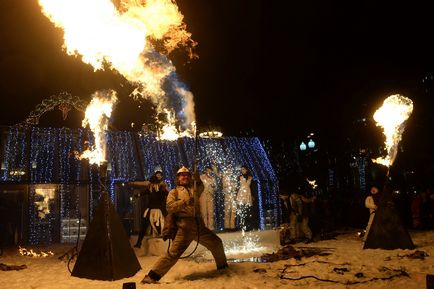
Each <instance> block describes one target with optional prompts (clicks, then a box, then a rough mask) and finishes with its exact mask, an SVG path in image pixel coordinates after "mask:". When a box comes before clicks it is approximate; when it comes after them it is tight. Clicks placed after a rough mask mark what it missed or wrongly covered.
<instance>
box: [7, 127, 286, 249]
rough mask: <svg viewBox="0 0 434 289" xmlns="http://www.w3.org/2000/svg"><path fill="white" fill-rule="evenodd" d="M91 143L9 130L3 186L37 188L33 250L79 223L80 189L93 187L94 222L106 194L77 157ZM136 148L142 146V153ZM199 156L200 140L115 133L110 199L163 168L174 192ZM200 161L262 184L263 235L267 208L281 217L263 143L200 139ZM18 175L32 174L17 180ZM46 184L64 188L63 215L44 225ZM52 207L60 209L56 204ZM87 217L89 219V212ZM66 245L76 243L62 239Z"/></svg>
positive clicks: (220, 210)
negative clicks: (122, 186)
mask: <svg viewBox="0 0 434 289" xmlns="http://www.w3.org/2000/svg"><path fill="white" fill-rule="evenodd" d="M85 140H88V141H89V142H90V143H92V142H93V137H92V135H91V133H90V132H89V131H88V130H84V129H74V130H71V129H67V128H60V129H59V128H38V127H32V128H30V127H29V128H18V127H11V128H9V131H8V134H7V139H6V142H5V145H4V148H3V155H4V157H3V160H2V170H1V175H0V178H1V181H2V182H13V183H23V182H28V183H29V184H31V186H30V190H29V192H30V193H29V232H30V235H29V242H30V243H31V244H40V243H49V242H53V241H54V239H53V238H54V237H55V236H53V233H54V232H53V229H54V228H53V224H56V223H58V220H60V221H62V220H66V219H70V218H72V217H73V218H78V217H79V216H80V215H81V214H80V211H79V209H80V206H79V199H80V190H74V189H75V188H77V187H80V186H83V185H87V186H88V196H89V198H88V200H89V211H88V217H89V219H92V217H93V213H94V209H95V204H96V200H97V199H98V198H99V196H100V191H101V187H100V184H99V180H100V176H99V170H98V169H96V168H93V167H89V170H88V177H89V179H86V178H85V177H84V176H83V174H82V172H83V169H84V167H85V166H86V163H85V162H83V161H80V160H77V159H76V158H74V157H73V151H74V150H77V151H83V149H84V147H83V146H84V141H85ZM135 142H138V144H139V145H138V150H137V149H136V144H135ZM29 145H30V146H29ZM194 150H195V139H193V138H181V139H179V140H178V141H173V142H171V141H158V140H156V138H155V137H154V136H152V135H143V134H142V135H139V136H138V137H137V136H136V135H135V133H133V132H125V131H120V132H109V133H108V134H107V159H108V162H109V164H110V166H111V170H109V171H108V173H107V183H108V184H109V185H108V186H109V187H108V190H109V193H110V197H111V198H112V200H113V201H114V202H116V184H117V183H119V182H122V183H123V182H127V181H131V180H136V179H137V178H140V177H141V176H142V175H143V176H145V177H146V178H147V179H148V178H149V177H150V176H151V175H152V174H153V173H154V170H155V168H157V167H159V168H161V169H162V170H163V174H164V178H165V180H166V182H167V183H168V184H169V187H171V188H173V187H174V186H175V176H174V174H175V172H176V170H177V169H178V168H179V166H180V165H186V166H187V167H189V168H190V169H192V167H193V161H194V157H195V152H194ZM26 152H28V153H26ZM196 157H198V159H199V161H198V170H199V171H200V172H202V171H203V170H204V168H205V166H207V165H211V164H212V162H215V163H216V164H217V165H218V166H219V167H220V169H221V170H225V169H228V168H229V167H230V168H231V169H232V170H233V172H234V174H235V176H234V179H236V177H238V175H239V174H238V171H239V166H240V165H242V164H246V165H247V166H248V167H249V168H250V170H251V172H252V175H253V177H254V179H255V181H257V183H258V186H257V188H258V196H257V197H258V199H257V200H258V202H259V217H260V220H259V227H260V229H264V228H265V209H266V208H267V209H269V210H270V209H271V210H272V212H273V213H274V215H277V214H278V212H279V206H278V198H277V179H276V176H275V173H274V171H273V169H272V167H271V164H270V162H269V160H268V156H267V154H266V152H265V150H264V148H263V146H262V144H261V142H260V141H259V140H258V139H257V138H235V137H227V138H218V139H217V138H206V139H203V138H199V140H198V151H197V154H196ZM139 162H141V165H140V163H139ZM17 169H19V170H23V171H24V172H26V173H25V174H24V175H14V174H11V172H12V171H14V170H17ZM27 172H28V173H27ZM44 184H46V185H49V184H60V185H59V186H58V190H57V192H58V198H59V201H60V210H59V212H54V211H53V210H51V208H50V213H48V214H46V216H45V218H44V219H40V218H38V217H37V214H38V208H37V207H36V205H35V199H36V198H38V196H37V195H36V189H37V188H39V187H41V185H44ZM219 197H222V196H219ZM217 201H218V202H217V210H216V214H217V215H216V223H217V228H218V229H222V228H223V219H224V204H223V202H222V200H220V199H219V200H217ZM50 202H51V201H50ZM52 203H53V205H54V201H53V202H52ZM50 206H51V205H50ZM53 209H54V207H53ZM83 214H84V215H85V212H83ZM56 220H57V221H56ZM48 221H49V222H48ZM274 221H275V223H274V226H277V225H278V224H277V223H276V222H278V218H275V219H274ZM60 224H62V222H60ZM61 241H65V242H67V241H71V240H67V239H64V240H62V239H61Z"/></svg>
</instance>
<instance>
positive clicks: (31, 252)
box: [18, 246, 54, 258]
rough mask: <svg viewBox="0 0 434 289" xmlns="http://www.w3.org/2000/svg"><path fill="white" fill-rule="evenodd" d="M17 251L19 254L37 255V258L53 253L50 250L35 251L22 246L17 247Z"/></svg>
mask: <svg viewBox="0 0 434 289" xmlns="http://www.w3.org/2000/svg"><path fill="white" fill-rule="evenodd" d="M18 252H19V253H20V255H21V256H28V257H38V258H45V257H48V256H53V255H54V253H53V252H51V251H48V252H44V251H41V252H39V253H37V252H35V251H33V249H30V250H28V249H26V248H23V247H21V246H19V247H18Z"/></svg>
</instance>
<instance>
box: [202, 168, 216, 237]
mask: <svg viewBox="0 0 434 289" xmlns="http://www.w3.org/2000/svg"><path fill="white" fill-rule="evenodd" d="M216 173H217V171H216V169H213V168H212V167H210V166H207V167H206V168H205V171H204V173H203V174H201V175H200V180H201V181H202V183H203V186H204V189H203V192H202V194H201V195H200V198H199V203H200V212H201V214H202V218H203V222H204V223H205V226H206V227H207V228H208V229H210V230H211V231H213V230H214V229H215V221H214V194H215V192H216V189H217V180H216V175H215V174H216Z"/></svg>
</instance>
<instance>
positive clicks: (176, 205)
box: [142, 167, 228, 284]
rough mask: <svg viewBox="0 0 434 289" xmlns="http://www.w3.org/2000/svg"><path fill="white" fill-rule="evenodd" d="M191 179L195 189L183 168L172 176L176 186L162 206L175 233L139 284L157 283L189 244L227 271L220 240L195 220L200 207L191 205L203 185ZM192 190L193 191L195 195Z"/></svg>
mask: <svg viewBox="0 0 434 289" xmlns="http://www.w3.org/2000/svg"><path fill="white" fill-rule="evenodd" d="M193 179H194V182H196V186H194V182H193V180H192V176H191V174H190V171H189V170H188V169H187V168H186V167H181V168H180V169H179V170H178V172H177V173H176V185H177V186H176V188H175V189H173V190H171V191H170V192H169V195H168V196H167V203H166V206H167V211H168V213H169V214H170V213H173V214H174V215H175V216H176V225H177V227H178V229H177V232H176V235H175V238H174V239H173V242H172V244H171V246H170V249H169V250H168V252H167V253H166V255H165V256H164V257H162V258H160V259H159V260H158V261H157V263H156V264H154V266H153V267H152V269H151V270H150V271H149V272H148V274H147V275H146V276H145V277H144V278H143V280H142V283H143V284H150V283H151V284H152V283H157V282H158V281H159V280H160V279H161V278H162V277H163V276H164V275H165V274H166V273H167V272H168V271H169V270H170V268H172V267H173V266H174V265H175V264H176V262H177V261H178V260H179V258H180V257H181V255H182V254H183V253H184V251H185V250H186V249H187V248H188V246H189V245H190V243H191V242H192V241H193V240H196V241H198V242H199V243H200V244H202V245H203V246H205V247H206V248H207V249H208V250H210V251H211V253H212V255H213V257H214V260H215V262H216V265H217V269H225V268H227V267H228V264H227V260H226V255H225V252H224V249H223V243H222V240H221V239H220V238H219V237H218V236H217V235H216V234H215V233H214V232H212V231H211V230H210V229H208V228H207V227H206V226H205V224H204V222H203V219H202V218H197V217H196V215H197V214H198V213H200V206H199V204H195V201H194V200H195V198H194V196H195V194H200V193H201V192H202V191H203V184H202V183H201V182H200V177H199V175H198V174H194V176H193ZM194 187H196V188H197V191H196V192H195V191H194ZM195 214H196V215H195ZM196 238H198V240H197V239H196Z"/></svg>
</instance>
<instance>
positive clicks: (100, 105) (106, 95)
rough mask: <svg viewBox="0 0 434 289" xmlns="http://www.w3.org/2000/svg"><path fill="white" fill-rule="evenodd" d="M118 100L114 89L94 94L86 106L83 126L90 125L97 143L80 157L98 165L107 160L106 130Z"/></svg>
mask: <svg viewBox="0 0 434 289" xmlns="http://www.w3.org/2000/svg"><path fill="white" fill-rule="evenodd" d="M116 101H117V97H116V92H115V91H113V90H107V91H97V92H95V93H94V94H93V98H92V101H91V102H90V104H89V105H88V106H87V108H86V114H85V118H84V119H83V123H82V126H83V127H86V126H87V125H89V127H90V130H91V131H92V133H93V135H94V138H95V144H94V146H93V148H91V149H87V150H86V151H84V152H83V153H82V154H81V156H80V159H84V158H85V159H89V163H90V164H96V165H98V166H100V165H101V163H102V162H104V161H105V152H106V140H105V131H106V130H107V128H108V123H109V120H110V116H111V113H112V110H113V105H114V104H115V103H116Z"/></svg>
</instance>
